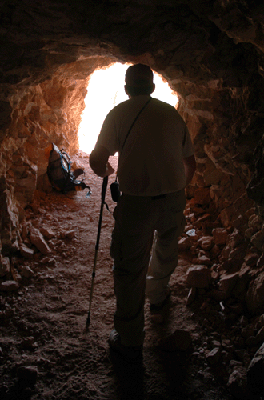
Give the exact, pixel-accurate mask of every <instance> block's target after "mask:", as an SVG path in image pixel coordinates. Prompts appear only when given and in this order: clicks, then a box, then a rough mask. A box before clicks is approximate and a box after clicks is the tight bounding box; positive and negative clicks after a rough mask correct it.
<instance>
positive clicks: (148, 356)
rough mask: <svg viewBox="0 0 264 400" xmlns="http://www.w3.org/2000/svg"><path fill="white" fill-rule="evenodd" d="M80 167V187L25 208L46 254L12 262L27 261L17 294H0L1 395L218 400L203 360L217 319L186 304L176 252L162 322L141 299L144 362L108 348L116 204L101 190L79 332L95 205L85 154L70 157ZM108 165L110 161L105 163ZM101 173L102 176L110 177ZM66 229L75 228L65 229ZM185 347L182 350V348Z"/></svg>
mask: <svg viewBox="0 0 264 400" xmlns="http://www.w3.org/2000/svg"><path fill="white" fill-rule="evenodd" d="M75 161H76V162H77V166H80V167H83V168H84V169H85V171H86V179H85V180H86V182H87V184H89V185H90V186H91V190H92V194H91V197H90V198H86V193H87V190H84V191H78V192H71V193H68V194H61V193H57V192H51V193H49V194H48V195H44V194H42V195H40V196H39V197H38V198H37V199H36V200H35V202H34V204H33V205H32V207H30V208H28V210H27V217H28V221H30V222H31V223H32V224H33V225H34V226H35V227H37V228H41V227H45V228H47V229H50V230H52V231H53V232H54V237H52V238H51V239H50V240H49V241H48V243H49V245H50V248H51V253H50V254H47V255H42V254H40V253H36V254H35V256H34V258H33V259H25V258H20V257H19V256H18V257H17V258H15V259H14V266H15V268H16V269H18V271H19V270H20V269H21V268H22V267H23V266H28V267H30V269H31V270H32V271H33V272H34V273H33V274H32V277H30V278H25V277H23V279H22V281H21V282H20V286H19V290H18V291H16V292H0V300H1V302H0V306H1V319H0V325H1V332H2V338H1V343H0V346H1V348H0V362H1V369H0V371H1V377H0V398H1V399H2V400H11V399H19V400H22V399H23V400H24V399H32V400H37V399H39V400H40V399H41V400H53V399H59V400H62V399H65V400H66V399H67V400H73V399H74V400H79V399H93V400H105V399H108V400H110V399H111V400H114V399H116V400H121V399H122V400H126V399H146V400H172V399H173V400H182V399H184V400H187V399H203V400H214V399H217V400H227V399H231V398H233V397H231V396H230V395H229V394H228V390H227V389H226V376H225V370H224V369H223V368H222V367H221V369H220V370H218V367H217V365H216V366H213V367H212V366H210V365H208V362H207V361H206V357H205V354H204V353H203V350H202V349H203V346H204V342H205V341H207V340H208V337H209V336H210V334H211V336H212V335H217V334H219V332H218V329H219V326H218V325H215V326H211V325H210V323H209V324H208V323H205V322H204V318H205V317H204V314H203V312H202V311H201V310H202V308H201V305H200V304H196V303H194V304H193V305H191V306H188V307H187V306H186V298H187V295H188V292H189V289H188V288H187V287H186V286H185V272H186V270H187V269H188V268H189V266H190V263H189V262H188V260H187V258H184V257H183V256H181V257H180V260H179V266H178V268H177V270H176V271H175V273H174V274H173V277H172V281H171V289H172V293H171V294H172V295H171V306H170V308H169V310H168V318H167V320H166V323H163V324H153V323H152V322H151V321H150V318H149V303H148V301H147V302H146V311H145V315H146V339H145V344H144V352H143V357H144V361H143V366H142V367H139V366H135V365H128V364H127V363H126V362H125V361H123V360H122V359H120V358H119V357H117V356H115V354H112V353H110V350H109V345H108V337H109V333H110V331H111V329H112V328H113V316H114V311H115V299H114V293H113V275H112V267H113V261H112V259H111V258H110V255H109V246H110V240H111V231H112V228H113V215H112V212H113V210H114V206H115V203H113V201H112V200H111V198H110V193H109V186H108V190H107V198H106V201H107V204H108V205H109V209H110V212H109V211H107V209H106V208H105V209H104V211H103V224H102V231H101V238H100V244H99V253H98V261H97V268H96V276H95V286H94V295H93V301H92V309H91V322H90V327H89V330H88V332H86V329H85V328H86V318H87V313H88V309H89V294H90V285H91V275H92V269H93V262H94V252H95V243H96V238H97V227H98V217H99V212H100V204H101V185H102V179H101V178H98V177H96V176H95V175H94V174H93V173H92V172H91V170H90V169H89V164H88V158H87V157H82V158H76V159H75ZM114 162H115V163H116V161H114ZM113 179H114V178H113V177H112V178H110V183H111V181H113ZM72 231H74V232H72ZM176 330H184V331H187V332H189V333H190V335H191V338H192V346H185V344H186V343H183V344H182V343H178V344H177V343H176V344H175V342H174V343H171V341H170V340H171V337H172V336H170V335H172V334H173V333H174V332H175V331H176ZM185 347H187V349H186V348H185Z"/></svg>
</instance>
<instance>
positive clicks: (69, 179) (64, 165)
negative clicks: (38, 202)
mask: <svg viewBox="0 0 264 400" xmlns="http://www.w3.org/2000/svg"><path fill="white" fill-rule="evenodd" d="M83 173H84V171H83V170H82V169H78V170H76V171H71V162H70V156H69V155H68V154H67V153H66V152H65V151H64V150H59V148H58V146H56V145H55V144H54V143H52V150H51V151H50V156H49V164H48V167H47V175H48V177H49V181H50V183H51V185H52V187H53V188H54V189H55V190H58V191H60V192H62V193H66V192H69V191H71V190H83V189H85V188H88V189H89V192H88V193H90V186H87V185H86V183H85V182H84V181H83V180H82V181H80V180H77V179H76V178H77V177H78V176H79V175H81V174H83Z"/></svg>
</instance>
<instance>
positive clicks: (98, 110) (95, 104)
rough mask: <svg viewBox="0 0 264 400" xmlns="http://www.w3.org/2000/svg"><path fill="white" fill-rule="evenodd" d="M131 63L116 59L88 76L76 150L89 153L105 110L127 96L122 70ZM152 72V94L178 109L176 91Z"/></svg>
mask: <svg viewBox="0 0 264 400" xmlns="http://www.w3.org/2000/svg"><path fill="white" fill-rule="evenodd" d="M130 65H132V64H131V63H126V64H122V63H120V62H115V63H113V64H110V65H109V66H107V67H104V68H97V69H96V70H95V71H94V72H93V73H92V74H91V75H90V77H89V82H88V86H87V95H86V97H85V100H84V101H85V109H84V110H83V112H82V117H81V122H80V124H79V128H78V143H79V150H81V151H84V152H86V153H88V154H90V153H91V151H92V150H93V148H94V145H95V143H96V140H97V137H98V134H99V132H100V129H101V126H102V123H103V121H104V119H105V117H106V115H107V113H108V112H109V111H110V110H111V109H112V108H113V107H115V106H116V105H117V104H119V103H121V102H123V101H126V100H127V99H128V96H127V95H126V93H125V90H124V84H125V72H126V70H127V68H128V67H129V66H130ZM153 72H154V83H155V91H154V93H153V95H152V97H154V98H158V99H159V100H161V101H165V102H167V103H169V104H171V105H172V106H174V107H175V108H177V106H178V95H177V93H176V92H175V91H174V90H172V89H171V88H170V86H169V84H168V82H167V81H166V80H165V79H164V78H163V77H162V76H161V75H159V74H158V73H156V72H155V71H153Z"/></svg>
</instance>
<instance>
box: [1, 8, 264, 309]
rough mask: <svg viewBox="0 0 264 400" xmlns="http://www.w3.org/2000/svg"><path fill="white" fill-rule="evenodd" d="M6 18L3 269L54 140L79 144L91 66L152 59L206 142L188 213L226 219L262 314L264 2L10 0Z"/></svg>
mask: <svg viewBox="0 0 264 400" xmlns="http://www.w3.org/2000/svg"><path fill="white" fill-rule="evenodd" d="M0 19H1V27H0V35H1V38H0V40H1V59H0V87H1V91H0V160H1V162H0V208H1V220H0V221H1V222H0V223H1V237H0V250H1V256H0V266H1V268H0V271H1V275H2V276H1V279H2V280H5V273H6V264H7V259H11V258H12V256H13V255H14V254H16V253H17V252H19V251H20V248H21V245H22V242H23V240H22V235H21V230H22V226H23V221H24V218H25V217H24V210H25V208H26V207H27V206H28V205H29V204H30V203H31V202H32V201H33V199H34V195H35V192H36V190H40V191H41V190H44V186H43V185H44V183H45V182H44V181H45V173H46V168H47V159H46V157H45V148H46V147H47V146H48V145H49V144H50V143H51V142H54V143H55V144H56V145H58V146H59V147H60V148H64V149H65V150H66V151H68V152H69V154H70V155H73V154H75V153H77V152H78V126H79V124H80V121H81V114H82V111H83V109H84V98H85V95H86V91H87V89H86V88H87V85H88V82H89V76H90V75H91V74H92V73H93V71H94V70H96V69H98V68H106V67H107V66H109V65H111V64H112V63H114V62H121V63H136V62H141V63H145V64H148V65H149V66H150V67H151V68H152V69H153V70H154V71H155V72H157V73H159V74H161V75H162V76H163V77H164V79H165V80H166V81H167V82H168V83H169V85H170V87H171V88H172V89H173V90H175V91H176V92H177V93H178V95H179V106H178V110H179V112H180V114H181V115H182V117H183V118H184V120H185V121H186V123H187V126H188V128H189V131H190V133H191V137H192V139H193V142H194V146H195V158H196V162H197V171H196V175H195V178H194V180H193V182H192V184H191V185H190V187H188V188H187V194H188V198H189V200H190V201H189V206H188V207H189V208H188V213H189V215H192V218H193V222H195V223H196V224H197V225H196V226H200V227H203V222H204V221H205V220H206V221H207V223H206V224H205V225H204V231H203V234H204V235H211V234H212V230H213V228H214V227H219V226H221V229H223V230H225V232H226V235H227V236H226V239H225V241H224V242H220V244H219V246H218V248H217V249H215V248H214V251H216V253H217V264H218V266H219V265H220V270H221V271H222V272H221V273H223V274H227V275H228V274H231V273H232V274H234V273H237V274H239V273H240V274H241V275H243V276H247V279H246V283H245V287H244V289H245V293H247V295H248V298H249V297H250V296H251V297H250V299H249V300H248V303H249V307H250V311H251V312H252V313H253V314H262V313H263V312H264V267H263V265H264V262H263V259H264V258H263V249H264V247H263V245H264V228H263V218H264V212H263V195H264V192H263V191H264V186H263V174H262V169H263V168H262V167H263V138H262V135H263V116H264V97H263V88H264V69H263V68H264V57H263V53H264V32H263V29H264V6H263V5H261V4H260V5H257V4H256V2H254V1H242V0H239V1H236V2H229V1H220V0H219V1H218V0H217V1H214V2H211V1H204V2H200V1H197V0H192V1H189V2H186V1H180V0H177V1H175V0H165V1H163V2H159V1H156V0H134V1H126V0H125V1H118V0H109V1H107V0H105V1H98V2H94V1H88V0H87V1H84V0H76V1H75V2H74V3H73V2H71V1H69V0H56V1H49V0H45V1H41V0H36V1H35V2H34V3H32V2H31V1H30V0H21V1H16V0H11V1H4V0H3V1H1V2H0ZM103 95H104V93H102V96H103ZM216 222H217V223H216ZM194 225H195V224H194ZM183 246H186V241H185V243H183ZM189 248H190V247H189ZM249 269H251V272H250V271H249ZM252 269H253V271H254V272H253V273H252ZM243 285H244V283H243Z"/></svg>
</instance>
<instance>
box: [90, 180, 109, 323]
mask: <svg viewBox="0 0 264 400" xmlns="http://www.w3.org/2000/svg"><path fill="white" fill-rule="evenodd" d="M107 182H108V176H105V177H104V179H103V183H102V202H101V210H100V215H99V222H98V233H97V240H96V244H95V252H94V265H93V272H92V282H91V289H90V304H89V311H88V315H87V319H86V331H87V330H88V328H89V326H90V314H91V306H92V298H93V289H94V278H95V268H96V262H97V256H98V249H99V240H100V234H101V227H102V219H103V208H104V205H105V195H106V187H107Z"/></svg>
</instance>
